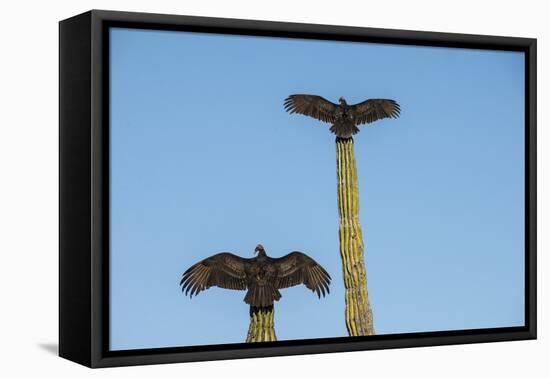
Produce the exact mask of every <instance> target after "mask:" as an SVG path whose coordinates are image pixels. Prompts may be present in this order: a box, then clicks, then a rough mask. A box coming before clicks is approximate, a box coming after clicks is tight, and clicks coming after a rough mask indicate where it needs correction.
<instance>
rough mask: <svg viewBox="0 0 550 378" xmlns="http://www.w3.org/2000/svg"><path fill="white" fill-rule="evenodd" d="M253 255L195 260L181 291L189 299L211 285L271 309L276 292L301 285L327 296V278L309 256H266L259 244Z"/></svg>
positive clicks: (227, 255) (328, 278) (277, 293)
mask: <svg viewBox="0 0 550 378" xmlns="http://www.w3.org/2000/svg"><path fill="white" fill-rule="evenodd" d="M254 252H257V253H258V256H256V257H254V258H251V259H246V258H242V257H239V256H236V255H234V254H232V253H229V252H222V253H218V254H216V255H213V256H210V257H208V258H206V259H204V260H202V261H199V262H198V263H196V264H195V265H193V266H192V267H190V268H189V269H187V270H186V271H185V273H183V278H182V279H181V282H180V285H182V287H181V290H182V291H184V290H185V294H188V293H189V295H190V297H193V295H197V294H198V293H200V292H201V291H203V290H205V289H208V288H209V287H211V286H218V287H222V288H224V289H233V290H248V292H247V293H246V296H245V297H244V301H245V302H246V303H248V304H249V305H251V306H255V307H268V306H272V305H273V301H278V300H279V299H280V298H281V293H280V292H279V290H278V289H284V288H287V287H291V286H295V285H298V284H301V283H303V284H304V285H306V287H307V288H308V289H310V290H311V291H314V292H316V293H317V296H319V298H320V297H321V294H323V296H325V292H326V293H329V289H328V286H329V284H330V280H331V278H330V275H329V274H328V273H327V271H326V270H325V269H323V267H322V266H321V265H319V264H317V263H316V262H315V260H313V259H312V258H311V257H309V256H307V255H305V254H303V253H301V252H297V251H296V252H291V253H289V254H288V255H286V256H283V257H280V258H273V257H269V256H267V254H266V253H265V249H264V247H262V245H261V244H258V245H257V246H256V249H255V250H254Z"/></svg>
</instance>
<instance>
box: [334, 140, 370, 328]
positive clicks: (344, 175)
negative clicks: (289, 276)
mask: <svg viewBox="0 0 550 378" xmlns="http://www.w3.org/2000/svg"><path fill="white" fill-rule="evenodd" d="M336 167H337V168H336V170H337V179H338V213H339V216H340V230H339V237H340V256H341V257H342V268H343V273H344V284H345V287H346V327H347V329H348V334H349V335H350V336H366V335H374V326H373V319H372V309H371V306H370V302H369V294H368V291H367V273H366V269H365V260H364V244H363V236H362V233H361V225H360V224H359V185H358V183H357V168H356V165H355V152H354V148H353V139H352V138H346V139H343V138H336Z"/></svg>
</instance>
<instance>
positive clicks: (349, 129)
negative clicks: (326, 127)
mask: <svg viewBox="0 0 550 378" xmlns="http://www.w3.org/2000/svg"><path fill="white" fill-rule="evenodd" d="M338 101H339V102H340V104H339V105H336V104H333V103H332V102H330V101H328V100H326V99H324V98H323V97H321V96H315V95H308V94H294V95H290V96H288V97H287V98H286V100H285V104H284V105H285V110H286V111H287V112H290V113H291V114H292V113H300V114H304V115H307V116H310V117H313V118H316V119H318V120H319V121H323V122H327V123H331V124H332V126H331V128H330V131H332V132H333V133H334V134H336V136H337V137H340V138H344V139H347V138H351V137H352V135H355V134H357V133H358V132H359V128H358V127H357V125H361V124H365V123H371V122H374V121H377V120H379V119H382V118H397V117H399V112H400V108H399V104H398V103H397V102H395V101H394V100H386V99H378V98H376V99H370V100H366V101H363V102H360V103H358V104H355V105H348V103H347V102H346V100H345V99H344V98H343V97H340V99H339V100H338Z"/></svg>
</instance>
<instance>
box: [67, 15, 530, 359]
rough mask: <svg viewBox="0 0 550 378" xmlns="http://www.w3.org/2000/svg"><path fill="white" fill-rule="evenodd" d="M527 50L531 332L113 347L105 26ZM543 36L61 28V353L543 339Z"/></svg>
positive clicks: (224, 355) (200, 20)
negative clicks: (539, 308)
mask: <svg viewBox="0 0 550 378" xmlns="http://www.w3.org/2000/svg"><path fill="white" fill-rule="evenodd" d="M113 26H118V27H128V28H141V29H160V30H180V31H200V32H205V33H222V34H238V35H254V36H279V37H291V38H303V39H322V40H335V41H359V42H361V41H362V42H378V43H392V44H404V45H419V46H441V47H461V48H476V49H491V50H510V51H522V52H525V59H526V61H525V63H526V64H525V67H526V70H525V252H526V253H525V322H526V324H525V326H523V327H511V328H490V329H475V330H460V331H443V332H426V333H411V334H392V335H376V336H365V337H343V338H327V339H314V340H292V341H277V342H266V343H255V344H226V345H208V346H185V347H177V348H172V347H170V348H158V349H139V350H128V351H109V349H108V335H109V322H108V306H109V301H108V293H109V279H108V278H109V277H108V271H109V250H108V247H109V223H108V221H109V216H108V214H109V133H108V127H109V91H108V85H109V69H108V67H109V66H108V58H109V57H108V52H109V40H108V38H107V36H108V28H110V27H113ZM536 54H537V53H536V39H531V38H515V37H497V36H485V35H468V34H449V33H435V32H419V31H406V30H387V29H374V28H359V27H348V26H329V25H312V24H298V23H283V22H267V21H251V20H237V19H224V18H205V17H190V16H175V15H162V14H146V13H129V12H114V11H103V10H92V11H89V12H86V13H83V14H81V15H78V16H75V17H72V18H69V19H66V20H63V21H61V22H60V24H59V90H60V91H59V93H60V94H59V159H60V160H59V185H60V190H59V215H60V221H59V355H60V356H61V357H64V358H67V359H69V360H72V361H74V362H77V363H80V364H83V365H86V366H88V367H93V368H95V367H109V366H120V365H138V364H156V363H169V362H186V361H201V360H219V359H232V358H250V357H266V356H281V355H297V354H309V353H328V352H344V351H356V350H369V349H385V348H406V347H418V346H433V345H447V344H464V343H480V342H494V341H507V340H526V339H535V338H536V334H537V332H536V329H537V325H536V322H537V318H536V302H537V301H536V84H537V83H536V60H537V59H536V57H537V55H536Z"/></svg>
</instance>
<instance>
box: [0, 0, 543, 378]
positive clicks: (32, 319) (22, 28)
mask: <svg viewBox="0 0 550 378" xmlns="http://www.w3.org/2000/svg"><path fill="white" fill-rule="evenodd" d="M545 3H546V1H542V0H539V1H534V0H523V1H517V0H515V1H507V0H500V1H481V0H477V1H471V0H461V1H455V2H452V3H451V2H445V1H427V0H414V1H411V0H401V1H392V0H385V1H380V0H378V1H369V0H364V1H356V2H354V1H347V0H346V1H345V0H338V1H330V2H324V1H319V0H317V1H300V0H278V1H273V0H269V1H261V0H256V1H246V0H230V1H223V0H219V1H214V0H203V1H184V0H179V1H162V0H155V1H141V0H132V1H130V0H128V1H122V0H120V1H105V0H97V1H74V0H73V1H57V2H47V1H18V2H15V1H10V2H4V3H3V5H2V6H1V14H2V22H0V29H1V30H0V42H1V43H0V47H1V50H0V51H1V55H0V67H1V69H0V95H1V100H2V101H1V106H0V175H1V176H0V177H1V181H0V222H1V223H0V252H1V260H0V361H1V362H0V372H1V375H2V376H3V377H20V376H21V377H23V376H33V375H34V376H36V375H40V376H57V377H65V376H67V377H84V376H106V377H107V376H108V377H149V376H151V375H156V376H166V377H184V376H187V377H208V376H210V375H219V376H222V375H223V376H228V377H237V376H238V377H249V376H250V377H253V376H258V375H260V374H261V376H262V377H272V376H273V377H275V376H277V377H280V376H281V375H284V374H290V375H291V376H295V375H296V374H300V375H308V376H313V375H321V376H332V377H338V376H340V375H342V374H353V375H355V376H360V377H367V376H370V377H379V376H380V377H383V376H390V377H392V376H413V377H416V376H419V377H425V378H428V377H438V378H440V377H461V378H463V377H478V376H480V377H481V376H491V377H492V376H497V375H498V376H499V377H518V376H528V377H543V376H545V377H546V376H549V374H550V363H549V362H548V359H549V356H550V348H548V347H549V346H550V342H549V341H548V337H549V336H550V334H549V333H550V331H549V329H550V328H549V327H548V326H547V324H546V322H545V321H544V314H547V313H548V311H547V310H548V301H544V300H543V295H544V294H545V293H546V292H547V290H546V289H548V282H549V280H548V278H547V277H544V273H545V272H546V273H548V269H547V266H546V258H545V257H546V256H545V251H546V250H548V248H549V240H548V238H547V237H546V233H545V231H546V230H547V229H548V227H549V224H548V211H549V204H548V201H547V199H546V196H545V195H544V194H545V193H546V192H547V190H548V185H549V181H548V180H549V177H548V170H547V169H545V168H546V165H547V163H548V161H549V159H550V152H549V149H547V148H545V146H546V145H548V143H549V142H550V141H549V135H548V131H547V130H548V129H547V128H546V127H545V123H546V122H545V121H546V120H547V114H548V113H547V112H546V109H545V102H547V101H546V100H547V95H548V88H550V83H549V82H548V81H549V75H548V74H547V72H545V66H546V67H548V64H549V62H548V60H549V58H548V51H550V27H549V26H548V24H549V15H550V12H549V11H548V10H547V9H545V5H544V4H545ZM93 8H95V9H111V10H126V11H142V12H157V13H173V14H188V15H197V16H217V17H230V18H249V19H258V20H274V21H295V22H308V23H321V24H338V25H353V26H371V27H380V28H395V29H412V30H427V31H440V32H460V33H474V34H493V35H509V36H523V37H535V38H538V66H539V70H538V76H539V78H538V85H539V87H538V106H539V111H538V125H539V128H538V137H539V139H538V140H539V143H538V145H539V152H538V163H539V170H538V180H539V181H538V193H539V206H538V209H539V215H538V222H539V223H538V230H539V246H538V247H539V248H538V250H539V253H538V256H539V269H538V273H539V280H538V285H539V286H538V287H539V296H538V303H539V313H538V316H539V340H537V341H522V342H504V343H492V344H477V345H459V346H446V347H431V348H414V349H398V350H387V351H370V352H354V353H338V354H325V355H310V356H293V357H279V358H268V359H252V360H234V361H217V362H206V363H191V364H171V365H157V366H141V367H130V368H111V369H102V370H90V369H86V368H83V367H80V366H78V365H76V364H74V363H72V362H69V361H66V360H63V359H61V358H58V357H57V356H56V355H55V354H56V349H57V303H58V301H57V298H58V296H57V263H58V259H57V247H58V234H57V233H58V210H57V208H58V200H57V196H58V124H57V122H58V110H57V106H58V100H57V95H58V88H57V80H58V25H57V22H58V21H59V20H62V19H64V18H68V17H70V16H73V15H75V14H78V13H82V12H84V11H87V10H89V9H93ZM289 59H291V57H289ZM450 90H452V88H450ZM403 316H406V314H403ZM545 348H546V349H548V351H546V352H545Z"/></svg>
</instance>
